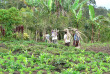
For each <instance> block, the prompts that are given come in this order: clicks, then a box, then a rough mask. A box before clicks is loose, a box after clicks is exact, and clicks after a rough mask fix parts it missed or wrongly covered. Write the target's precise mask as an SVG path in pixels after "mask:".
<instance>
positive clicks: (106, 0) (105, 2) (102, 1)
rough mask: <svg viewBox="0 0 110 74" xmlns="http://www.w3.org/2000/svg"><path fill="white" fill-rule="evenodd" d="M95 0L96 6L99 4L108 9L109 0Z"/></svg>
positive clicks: (109, 7) (109, 5) (109, 6)
mask: <svg viewBox="0 0 110 74" xmlns="http://www.w3.org/2000/svg"><path fill="white" fill-rule="evenodd" d="M95 1H96V5H97V6H98V7H99V6H101V7H106V8H107V9H110V0H95Z"/></svg>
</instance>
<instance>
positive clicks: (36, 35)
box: [36, 30, 37, 42]
mask: <svg viewBox="0 0 110 74" xmlns="http://www.w3.org/2000/svg"><path fill="white" fill-rule="evenodd" d="M36 42H37V30H36Z"/></svg>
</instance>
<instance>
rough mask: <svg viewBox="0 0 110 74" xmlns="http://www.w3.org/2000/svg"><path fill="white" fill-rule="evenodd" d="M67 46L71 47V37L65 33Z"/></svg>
mask: <svg viewBox="0 0 110 74" xmlns="http://www.w3.org/2000/svg"><path fill="white" fill-rule="evenodd" d="M64 41H65V46H70V36H69V35H68V34H67V32H65V35H64Z"/></svg>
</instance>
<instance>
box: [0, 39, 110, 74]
mask: <svg viewBox="0 0 110 74" xmlns="http://www.w3.org/2000/svg"><path fill="white" fill-rule="evenodd" d="M60 42H61V41H60ZM0 43H2V45H0V46H1V50H0V51H1V53H0V67H1V68H0V72H1V74H8V73H10V74H13V73H14V74H19V73H20V74H27V73H29V74H68V73H69V74H86V73H88V74H91V73H92V74H107V73H108V74H109V73H110V55H108V54H107V53H103V52H98V53H95V52H94V51H86V49H76V48H75V47H72V46H70V47H67V46H64V45H61V44H58V45H56V44H47V43H42V42H41V43H36V42H35V41H16V40H15V41H5V42H2V41H0ZM4 45H5V46H4ZM89 46H90V45H89ZM105 46H106V44H105ZM109 48H110V46H109Z"/></svg>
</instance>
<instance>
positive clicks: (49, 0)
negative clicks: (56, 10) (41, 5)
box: [48, 0, 52, 11]
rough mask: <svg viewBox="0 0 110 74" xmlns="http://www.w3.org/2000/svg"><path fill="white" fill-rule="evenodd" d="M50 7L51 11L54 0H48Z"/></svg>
mask: <svg viewBox="0 0 110 74" xmlns="http://www.w3.org/2000/svg"><path fill="white" fill-rule="evenodd" d="M48 8H49V10H50V11H51V10H52V0H48Z"/></svg>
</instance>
